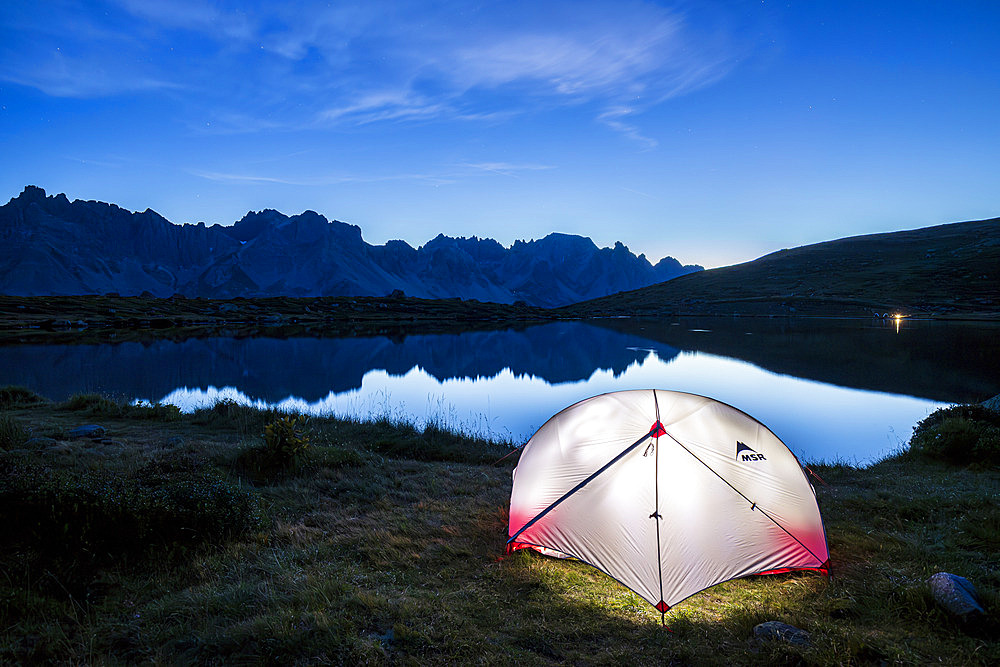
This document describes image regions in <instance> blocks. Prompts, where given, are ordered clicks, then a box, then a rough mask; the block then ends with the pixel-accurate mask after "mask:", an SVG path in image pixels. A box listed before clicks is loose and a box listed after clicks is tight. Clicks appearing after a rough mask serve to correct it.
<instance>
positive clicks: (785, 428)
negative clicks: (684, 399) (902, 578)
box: [0, 318, 1000, 461]
mask: <svg viewBox="0 0 1000 667" xmlns="http://www.w3.org/2000/svg"><path fill="white" fill-rule="evenodd" d="M894 326H895V325H894V324H893V323H890V324H888V325H886V326H879V325H878V324H877V323H876V324H875V325H872V324H870V323H859V322H856V321H855V322H846V323H845V322H815V321H792V322H790V321H770V320H749V319H744V320H728V319H721V318H719V319H716V320H713V321H711V322H710V323H705V322H704V321H702V322H700V323H698V322H686V321H680V322H678V321H673V322H669V321H657V320H605V321H601V322H600V326H595V325H591V324H584V323H579V322H557V323H551V324H545V325H540V326H534V327H529V328H525V329H524V330H500V331H486V332H483V331H475V332H465V333H456V334H442V335H412V336H406V337H397V338H389V337H385V336H372V337H358V338H288V339H282V338H263V337H247V338H205V339H188V340H184V341H170V340H163V339H160V340H154V341H151V342H147V343H135V342H129V343H119V344H101V345H9V346H3V347H0V369H2V370H0V374H2V375H0V383H2V384H21V385H25V386H28V387H30V388H32V389H33V390H35V391H37V392H39V393H41V394H43V395H45V396H47V397H49V398H52V399H55V400H62V399H65V398H67V397H69V396H70V395H72V394H73V393H77V392H81V391H100V392H104V393H109V394H113V395H117V396H125V397H127V398H130V399H131V398H135V399H143V400H149V401H154V402H155V401H166V402H171V403H174V404H177V405H180V406H181V407H182V408H183V409H188V410H191V409H195V408H197V407H202V406H205V405H210V404H211V403H213V402H214V401H215V400H218V399H219V398H234V399H236V400H241V401H245V402H251V403H256V404H260V405H280V406H282V407H286V408H289V409H298V410H303V411H307V412H312V413H332V414H339V415H342V416H351V417H357V418H366V417H380V416H388V417H391V418H399V419H407V420H413V421H416V422H418V423H419V422H422V421H426V420H428V419H433V420H437V421H440V422H444V425H446V426H451V427H453V428H462V429H465V430H471V431H475V432H478V433H483V434H486V435H493V436H500V437H510V438H512V439H513V440H515V441H523V439H525V438H526V437H528V436H529V435H530V434H531V432H533V430H534V429H536V428H538V427H539V426H541V425H542V423H544V421H545V420H546V419H547V418H548V417H550V416H551V415H552V414H555V413H556V412H558V411H559V410H560V409H562V408H563V407H566V406H567V405H570V404H572V403H574V402H576V401H578V400H581V399H583V398H586V397H588V396H591V395H594V394H599V393H603V392H606V391H616V390H619V389H631V388H642V387H661V388H664V389H674V390H679V391H690V392H692V393H700V394H704V395H708V396H712V397H713V398H717V399H719V400H722V401H725V402H727V403H730V404H732V405H735V406H736V407H738V408H740V409H742V410H745V411H746V412H748V413H750V414H752V415H753V416H755V417H757V418H758V419H760V420H761V421H762V422H763V423H765V424H766V425H767V426H769V427H770V428H771V429H772V430H773V431H775V433H777V435H778V436H779V437H781V438H782V439H784V440H785V441H786V442H787V443H788V444H789V446H791V447H792V449H793V451H796V453H797V454H800V455H804V456H806V457H807V458H811V459H817V458H825V459H832V458H846V459H848V460H858V461H868V460H871V459H872V458H875V457H877V456H879V455H882V454H883V453H885V452H887V451H890V450H891V449H893V448H896V447H898V446H900V445H901V444H902V443H903V442H905V440H906V439H907V438H908V437H909V430H910V427H912V426H913V424H914V423H916V421H918V420H919V419H921V418H923V417H924V416H925V415H926V414H927V413H928V412H929V411H930V410H932V409H934V407H936V406H937V405H939V404H941V403H944V402H953V401H970V400H983V399H984V398H987V397H989V396H991V395H993V394H996V393H998V392H1000V386H998V382H1000V380H998V378H1000V374H998V373H997V372H996V371H997V358H998V353H997V345H998V343H997V342H996V341H997V339H998V337H997V336H996V335H995V334H996V333H998V331H1000V330H998V329H997V328H996V327H992V328H991V327H990V326H958V325H949V326H936V325H935V323H915V322H905V323H904V324H903V325H902V328H901V331H900V333H899V334H898V335H897V334H896V333H895V331H894V330H893V329H894ZM904 334H905V335H904ZM748 362H749V363H748Z"/></svg>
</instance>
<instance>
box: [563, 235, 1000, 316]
mask: <svg viewBox="0 0 1000 667" xmlns="http://www.w3.org/2000/svg"><path fill="white" fill-rule="evenodd" d="M566 312H567V314H571V315H577V316H583V315H644V314H645V315H654V314H655V315H663V314H724V315H731V314H745V315H791V314H799V315H829V316H867V315H872V314H873V313H879V314H885V313H889V314H895V313H900V314H904V315H938V316H941V315H951V316H962V315H992V316H1000V218H994V219H992V220H981V221H977V222H960V223H954V224H948V225H938V226H936V227H927V228H924V229H915V230H911V231H904V232H892V233H887V234H871V235H867V236H854V237H851V238H845V239H839V240H836V241H827V242H825V243H817V244H814V245H807V246H802V247H799V248H793V249H791V250H781V251H778V252H774V253H771V254H769V255H765V256H764V257H761V258H760V259H756V260H754V261H752V262H747V263H745V264H737V265H735V266H727V267H723V268H720V269H712V270H709V271H702V272H699V273H697V274H692V275H686V276H682V277H680V278H675V279H673V280H670V281H669V282H665V283H662V284H659V285H653V286H650V287H645V288H641V289H637V290H633V291H630V292H625V293H623V294H615V295H613V296H609V297H605V298H600V299H595V300H591V301H588V302H585V303H580V304H576V305H574V306H570V307H569V308H567V309H566Z"/></svg>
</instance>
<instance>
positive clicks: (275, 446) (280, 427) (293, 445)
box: [264, 417, 309, 466]
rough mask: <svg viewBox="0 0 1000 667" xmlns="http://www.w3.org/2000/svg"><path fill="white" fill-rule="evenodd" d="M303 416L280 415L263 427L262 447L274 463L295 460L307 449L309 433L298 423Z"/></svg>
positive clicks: (284, 463) (301, 420)
mask: <svg viewBox="0 0 1000 667" xmlns="http://www.w3.org/2000/svg"><path fill="white" fill-rule="evenodd" d="M304 422H305V418H303V417H281V418H280V419H278V420H276V421H273V422H271V423H270V424H268V425H267V426H265V427H264V449H265V452H266V453H267V456H268V458H270V459H271V461H272V462H273V463H274V464H276V465H279V466H280V465H288V464H291V463H294V462H295V461H297V460H298V459H299V458H300V457H301V456H302V455H303V454H304V453H305V452H306V450H308V449H309V435H308V434H307V433H304V432H303V431H302V430H301V429H300V428H299V425H301V424H303V423H304Z"/></svg>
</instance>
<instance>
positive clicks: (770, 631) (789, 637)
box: [753, 621, 811, 646]
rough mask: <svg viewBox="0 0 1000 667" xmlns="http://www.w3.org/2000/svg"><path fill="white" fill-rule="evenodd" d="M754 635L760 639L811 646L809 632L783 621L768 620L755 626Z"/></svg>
mask: <svg viewBox="0 0 1000 667" xmlns="http://www.w3.org/2000/svg"><path fill="white" fill-rule="evenodd" d="M753 636H754V637H756V638H757V639H758V640H759V641H784V642H788V643H789V644H794V645H795V646H809V644H810V643H811V642H810V639H809V633H808V632H806V631H805V630H800V629H799V628H797V627H795V626H794V625H788V624H787V623H782V622H781V621H767V622H766V623H761V624H759V625H757V626H754V629H753Z"/></svg>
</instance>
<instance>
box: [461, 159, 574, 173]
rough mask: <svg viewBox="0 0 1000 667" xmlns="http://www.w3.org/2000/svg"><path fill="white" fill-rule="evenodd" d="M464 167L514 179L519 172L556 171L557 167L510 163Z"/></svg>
mask: <svg viewBox="0 0 1000 667" xmlns="http://www.w3.org/2000/svg"><path fill="white" fill-rule="evenodd" d="M462 166H464V167H468V168H470V169H478V170H481V171H488V172H492V173H494V174H499V175H501V176H513V177H516V176H517V172H519V171H544V170H546V169H555V167H553V166H551V165H547V164H513V163H510V162H477V163H467V164H464V165H462Z"/></svg>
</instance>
